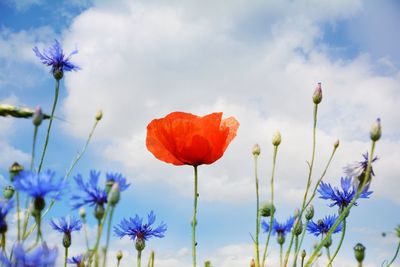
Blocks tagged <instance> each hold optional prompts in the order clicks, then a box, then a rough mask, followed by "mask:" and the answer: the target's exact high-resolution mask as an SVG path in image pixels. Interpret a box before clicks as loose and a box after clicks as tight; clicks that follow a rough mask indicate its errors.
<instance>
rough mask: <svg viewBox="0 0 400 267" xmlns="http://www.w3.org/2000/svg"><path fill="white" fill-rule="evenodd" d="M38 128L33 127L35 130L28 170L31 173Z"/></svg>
mask: <svg viewBox="0 0 400 267" xmlns="http://www.w3.org/2000/svg"><path fill="white" fill-rule="evenodd" d="M38 129H39V126H36V125H35V128H34V130H33V141H32V155H31V168H30V170H31V171H33V166H34V162H35V148H36V139H37V138H36V137H37V132H38Z"/></svg>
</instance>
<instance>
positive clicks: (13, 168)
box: [9, 162, 24, 182]
mask: <svg viewBox="0 0 400 267" xmlns="http://www.w3.org/2000/svg"><path fill="white" fill-rule="evenodd" d="M23 170H24V167H23V166H21V165H19V164H18V162H14V163H13V164H12V165H11V167H10V169H9V172H10V180H11V182H12V181H14V177H15V176H17V175H18V174H19V173H20V172H21V171H23Z"/></svg>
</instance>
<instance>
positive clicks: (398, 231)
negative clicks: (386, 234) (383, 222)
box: [394, 224, 400, 238]
mask: <svg viewBox="0 0 400 267" xmlns="http://www.w3.org/2000/svg"><path fill="white" fill-rule="evenodd" d="M394 230H395V231H396V235H397V237H398V238H400V224H399V225H397V227H396V229H394Z"/></svg>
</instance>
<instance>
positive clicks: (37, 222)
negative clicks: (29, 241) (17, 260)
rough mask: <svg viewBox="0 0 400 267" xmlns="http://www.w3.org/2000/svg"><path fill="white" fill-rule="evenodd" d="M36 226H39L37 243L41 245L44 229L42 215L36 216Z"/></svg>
mask: <svg viewBox="0 0 400 267" xmlns="http://www.w3.org/2000/svg"><path fill="white" fill-rule="evenodd" d="M35 219H36V224H37V226H38V227H37V236H36V243H39V240H42V229H41V221H42V219H41V216H40V214H39V215H37V216H35Z"/></svg>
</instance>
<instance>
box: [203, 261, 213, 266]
mask: <svg viewBox="0 0 400 267" xmlns="http://www.w3.org/2000/svg"><path fill="white" fill-rule="evenodd" d="M204 267H212V266H211V261H205V262H204Z"/></svg>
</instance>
